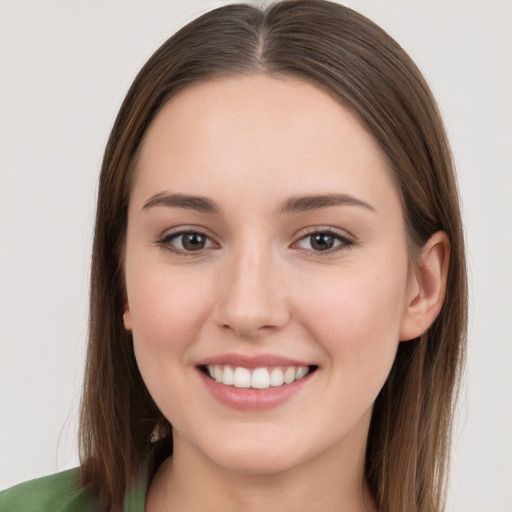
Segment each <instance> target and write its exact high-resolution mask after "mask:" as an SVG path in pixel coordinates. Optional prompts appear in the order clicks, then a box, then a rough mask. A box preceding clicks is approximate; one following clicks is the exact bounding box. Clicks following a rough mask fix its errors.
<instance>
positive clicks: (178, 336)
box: [126, 262, 211, 364]
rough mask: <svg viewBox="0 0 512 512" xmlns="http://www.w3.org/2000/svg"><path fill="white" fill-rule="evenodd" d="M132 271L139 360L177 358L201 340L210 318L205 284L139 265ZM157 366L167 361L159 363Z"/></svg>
mask: <svg viewBox="0 0 512 512" xmlns="http://www.w3.org/2000/svg"><path fill="white" fill-rule="evenodd" d="M132 268H133V269H134V271H133V272H130V270H131V269H130V267H128V266H127V283H126V284H127V295H128V303H129V307H130V313H131V320H132V326H133V339H134V345H135V351H136V355H137V359H138V360H139V361H140V362H141V363H142V362H143V360H144V359H145V358H146V357H152V356H155V357H156V358H159V356H161V355H163V354H166V355H168V354H171V355H174V358H176V356H179V355H180V354H181V353H182V351H184V350H185V349H186V347H187V346H188V345H189V344H190V343H192V342H193V341H194V340H195V339H197V337H198V336H199V329H200V326H201V324H202V321H203V319H204V318H206V317H207V316H208V314H209V313H208V311H209V308H208V303H207V297H208V296H209V294H208V292H207V287H206V286H205V281H204V280H202V281H200V280H198V279H190V278H188V279H187V278H186V277H185V276H183V275H180V273H179V272H174V273H173V274H172V275H171V274H170V272H169V271H166V269H165V268H164V269H158V268H154V269H148V268H147V267H144V266H142V265H140V266H137V264H136V262H134V265H133V266H132ZM137 269H143V270H142V271H140V270H139V271H138V270H137ZM188 277H190V276H188ZM210 296H211V294H210ZM155 364H165V360H163V359H162V360H159V359H156V360H155Z"/></svg>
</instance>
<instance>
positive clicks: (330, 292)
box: [300, 264, 406, 386]
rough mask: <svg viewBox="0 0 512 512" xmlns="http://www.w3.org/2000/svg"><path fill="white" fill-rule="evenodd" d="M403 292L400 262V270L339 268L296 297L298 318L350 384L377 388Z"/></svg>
mask: <svg viewBox="0 0 512 512" xmlns="http://www.w3.org/2000/svg"><path fill="white" fill-rule="evenodd" d="M405 289H406V264H404V266H403V271H402V272H397V271H396V269H395V270H394V271H393V270H392V269H390V268H380V269H377V268H374V269H371V270H368V269H367V271H366V272H361V271H360V269H359V270H357V269H343V272H340V273H339V275H337V276H330V279H328V280H325V281H322V280H320V281H319V280H317V281H316V282H314V283H311V286H310V287H309V288H308V290H309V293H308V294H304V293H302V301H301V302H300V304H301V309H302V311H303V314H302V316H303V318H308V319H309V321H308V323H307V327H308V330H309V331H310V333H311V335H312V337H313V338H314V339H315V340H317V342H318V343H319V344H320V345H321V346H322V348H323V349H324V350H325V352H326V354H327V355H328V357H329V359H330V363H331V364H332V365H333V366H334V367H336V368H338V369H341V370H342V372H341V373H342V374H343V375H345V376H348V375H349V374H350V375H352V376H353V382H357V383H361V382H372V381H374V382H375V385H376V386H378V385H382V384H383V382H384V381H385V379H386V378H387V374H388V373H389V370H390V368H391V365H392V363H393V360H394V357H395V354H396V349H397V347H398V343H399V334H400V325H401V321H402V314H403V310H404V299H405ZM379 383H380V384H379Z"/></svg>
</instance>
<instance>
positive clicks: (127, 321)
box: [123, 301, 133, 332]
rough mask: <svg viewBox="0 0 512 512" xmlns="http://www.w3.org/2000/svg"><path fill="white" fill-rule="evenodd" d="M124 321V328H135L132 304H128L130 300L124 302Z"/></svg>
mask: <svg viewBox="0 0 512 512" xmlns="http://www.w3.org/2000/svg"><path fill="white" fill-rule="evenodd" d="M123 323H124V328H125V329H126V330H127V331H130V332H132V329H133V326H132V313H131V311H130V306H129V305H128V301H126V302H125V303H124V313H123Z"/></svg>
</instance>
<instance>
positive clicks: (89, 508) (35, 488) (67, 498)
mask: <svg viewBox="0 0 512 512" xmlns="http://www.w3.org/2000/svg"><path fill="white" fill-rule="evenodd" d="M146 490H147V482H146V481H145V480H144V479H141V480H139V481H138V482H137V483H136V485H135V486H134V487H133V488H132V489H130V491H129V492H128V494H127V496H126V498H125V500H124V505H123V512H144V504H145V502H146ZM97 511H98V505H97V502H96V499H95V498H94V497H93V496H91V495H90V494H89V493H88V492H87V490H86V489H85V488H83V487H80V485H79V482H78V469H77V468H75V469H69V470H68V471H63V472H62V473H56V474H55V475H50V476H45V477H43V478H38V479H36V480H30V481H29V482H25V483H22V484H19V485H16V486H14V487H11V488H10V489H7V490H6V491H2V492H0V512H97Z"/></svg>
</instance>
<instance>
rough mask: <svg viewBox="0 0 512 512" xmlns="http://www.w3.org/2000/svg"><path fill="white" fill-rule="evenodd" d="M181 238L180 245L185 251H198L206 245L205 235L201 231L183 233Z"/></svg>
mask: <svg viewBox="0 0 512 512" xmlns="http://www.w3.org/2000/svg"><path fill="white" fill-rule="evenodd" d="M181 240H182V241H181V245H182V246H183V249H185V250H186V251H199V250H201V249H204V247H205V245H206V237H205V236H204V235H202V234H201V233H184V234H183V235H181Z"/></svg>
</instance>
